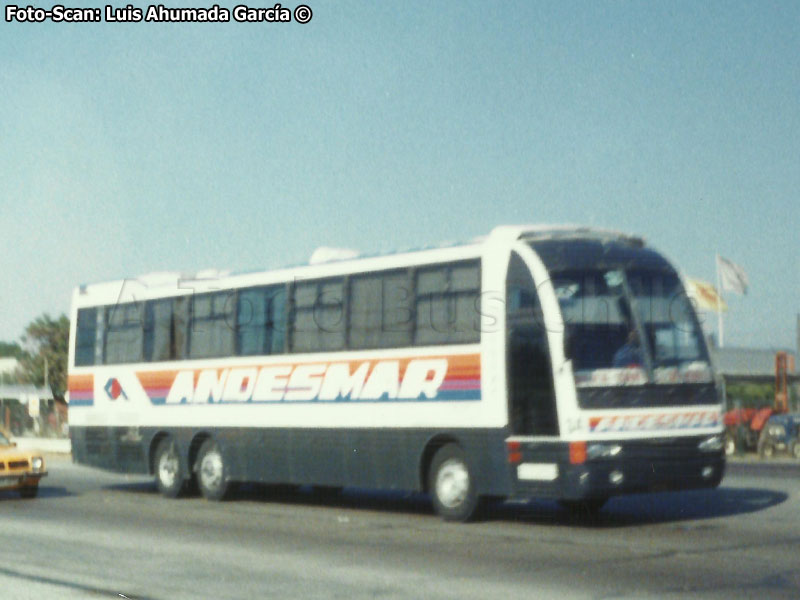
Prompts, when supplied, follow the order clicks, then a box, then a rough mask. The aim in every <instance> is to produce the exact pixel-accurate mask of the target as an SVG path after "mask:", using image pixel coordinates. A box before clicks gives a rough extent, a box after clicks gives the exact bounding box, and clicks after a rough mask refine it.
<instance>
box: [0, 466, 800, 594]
mask: <svg viewBox="0 0 800 600" xmlns="http://www.w3.org/2000/svg"><path fill="white" fill-rule="evenodd" d="M49 469H50V476H49V477H48V478H47V479H46V480H45V481H43V484H42V485H43V487H42V489H41V494H40V497H39V498H38V499H36V500H21V499H19V498H18V497H17V495H16V494H15V493H13V492H0V598H9V599H27V598H37V599H38V598H45V597H46V598H93V599H94V598H131V599H140V600H145V599H164V600H166V599H173V598H187V599H188V598H191V599H196V598H247V599H250V598H347V599H350V598H381V599H392V598H425V599H428V598H431V599H438V598H467V599H470V598H492V599H493V598H523V597H524V598H536V599H540V598H559V599H560V600H564V599H567V598H678V597H687V596H691V597H693V598H725V599H730V598H754V597H764V598H792V599H796V598H799V597H800V558H798V557H800V465H784V466H783V467H781V468H778V469H774V470H769V469H768V470H766V471H765V470H764V469H761V468H758V465H749V466H748V465H734V466H733V468H732V469H731V472H729V474H728V475H727V476H726V478H725V480H724V482H723V486H722V487H721V488H720V489H718V490H714V491H704V492H689V493H663V494H657V495H650V496H632V497H627V498H620V499H614V500H612V501H611V502H610V503H609V504H608V505H607V507H606V508H605V509H604V511H603V513H602V515H601V517H600V518H599V519H597V520H590V519H585V518H579V517H575V516H573V515H570V514H568V513H567V512H565V511H563V510H562V509H561V508H559V507H558V506H557V505H556V504H555V503H552V502H546V501H538V502H532V503H529V504H522V505H520V504H517V505H510V504H503V505H497V506H494V507H492V508H491V509H490V510H489V513H488V516H487V519H486V520H485V521H483V522H480V523H476V524H469V525H459V524H449V523H444V522H442V521H440V520H439V519H438V518H437V517H435V516H434V515H433V514H432V512H431V509H430V506H429V504H428V503H427V501H426V499H425V498H424V497H422V496H406V495H402V494H376V493H365V492H358V491H350V490H347V491H345V493H344V494H343V495H342V496H340V497H336V498H325V497H323V496H320V495H317V494H314V493H313V492H312V491H311V490H306V489H301V490H299V491H292V490H280V489H278V490H276V489H269V488H267V489H264V488H257V487H251V488H246V489H244V490H242V491H241V492H240V493H239V494H238V495H237V496H236V497H235V498H234V499H233V500H232V501H228V502H224V503H221V504H219V503H209V502H206V501H205V500H203V499H200V498H188V499H181V500H167V499H164V498H162V497H160V496H159V495H158V494H157V493H156V492H155V488H154V486H153V484H152V483H151V482H149V481H148V480H144V479H141V478H131V477H123V476H117V475H111V474H107V473H103V472H101V471H96V470H93V469H87V468H83V467H77V466H75V465H72V464H71V463H70V462H69V461H68V460H67V459H63V458H62V459H55V460H51V461H50V465H49Z"/></svg>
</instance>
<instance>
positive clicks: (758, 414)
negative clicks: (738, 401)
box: [723, 352, 794, 455]
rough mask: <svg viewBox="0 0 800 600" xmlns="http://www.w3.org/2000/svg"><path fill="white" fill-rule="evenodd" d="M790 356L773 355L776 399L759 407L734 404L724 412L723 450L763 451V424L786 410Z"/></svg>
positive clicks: (790, 367)
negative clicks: (733, 407) (768, 404)
mask: <svg viewBox="0 0 800 600" xmlns="http://www.w3.org/2000/svg"><path fill="white" fill-rule="evenodd" d="M792 359H793V357H792V356H790V355H788V354H787V353H786V352H778V353H777V354H776V355H775V401H774V403H773V405H772V406H762V407H761V408H736V409H734V410H730V411H728V412H726V413H725V416H724V417H723V421H724V423H725V454H728V455H731V454H735V453H736V452H737V451H739V452H746V451H750V452H753V451H756V450H757V451H758V452H759V454H762V449H763V448H764V447H765V445H764V443H763V442H762V443H760V440H761V438H763V437H764V436H763V435H762V432H763V431H764V426H765V425H766V424H767V421H769V418H770V417H771V416H772V415H777V414H783V413H786V412H788V411H789V393H788V392H789V387H788V373H789V372H791V371H793V370H794V364H793V363H794V361H793V360H792Z"/></svg>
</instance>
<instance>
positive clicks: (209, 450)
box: [196, 440, 231, 501]
mask: <svg viewBox="0 0 800 600" xmlns="http://www.w3.org/2000/svg"><path fill="white" fill-rule="evenodd" d="M196 469H197V486H198V487H199V488H200V493H201V494H202V495H203V498H205V499H206V500H213V501H218V500H223V499H225V498H226V497H227V495H228V492H229V491H230V488H231V485H230V482H229V481H228V473H227V469H226V468H225V460H224V459H223V457H222V452H221V451H220V449H219V445H218V444H217V443H216V442H215V441H214V440H206V441H205V442H203V445H202V446H200V453H199V454H198V455H197V467H196Z"/></svg>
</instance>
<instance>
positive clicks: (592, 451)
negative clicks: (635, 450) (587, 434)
mask: <svg viewBox="0 0 800 600" xmlns="http://www.w3.org/2000/svg"><path fill="white" fill-rule="evenodd" d="M620 452H622V446H620V445H619V444H589V445H588V446H587V447H586V457H587V458H589V459H593V458H614V457H615V456H617V455H618V454H619V453H620Z"/></svg>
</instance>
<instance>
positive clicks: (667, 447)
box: [512, 436, 725, 500]
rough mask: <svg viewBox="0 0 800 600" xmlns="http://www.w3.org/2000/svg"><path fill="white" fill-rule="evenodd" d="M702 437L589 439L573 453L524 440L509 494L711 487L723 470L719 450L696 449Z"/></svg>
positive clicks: (601, 494)
mask: <svg viewBox="0 0 800 600" xmlns="http://www.w3.org/2000/svg"><path fill="white" fill-rule="evenodd" d="M706 439H708V436H705V437H692V438H684V439H680V440H675V439H669V440H634V441H631V440H624V441H623V440H620V441H603V442H601V443H597V444H592V443H589V444H587V445H586V446H585V448H586V450H588V452H583V451H582V450H581V451H579V452H576V451H575V450H574V447H573V448H571V446H572V445H571V444H569V443H566V442H560V443H555V444H553V445H552V446H551V447H550V448H544V447H542V445H541V444H537V443H531V444H530V445H528V444H523V445H522V447H521V448H520V451H519V462H518V463H517V464H512V467H513V468H512V479H513V481H514V496H515V497H519V498H526V497H527V498H531V497H536V496H546V497H551V498H560V499H565V500H585V499H591V498H608V497H610V496H619V495H624V494H634V493H639V492H658V491H667V490H688V489H701V488H714V487H717V486H718V485H719V484H720V481H722V477H723V475H724V472H725V455H724V452H723V451H722V449H713V450H708V449H701V447H702V444H703V442H704V441H705V440H706Z"/></svg>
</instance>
